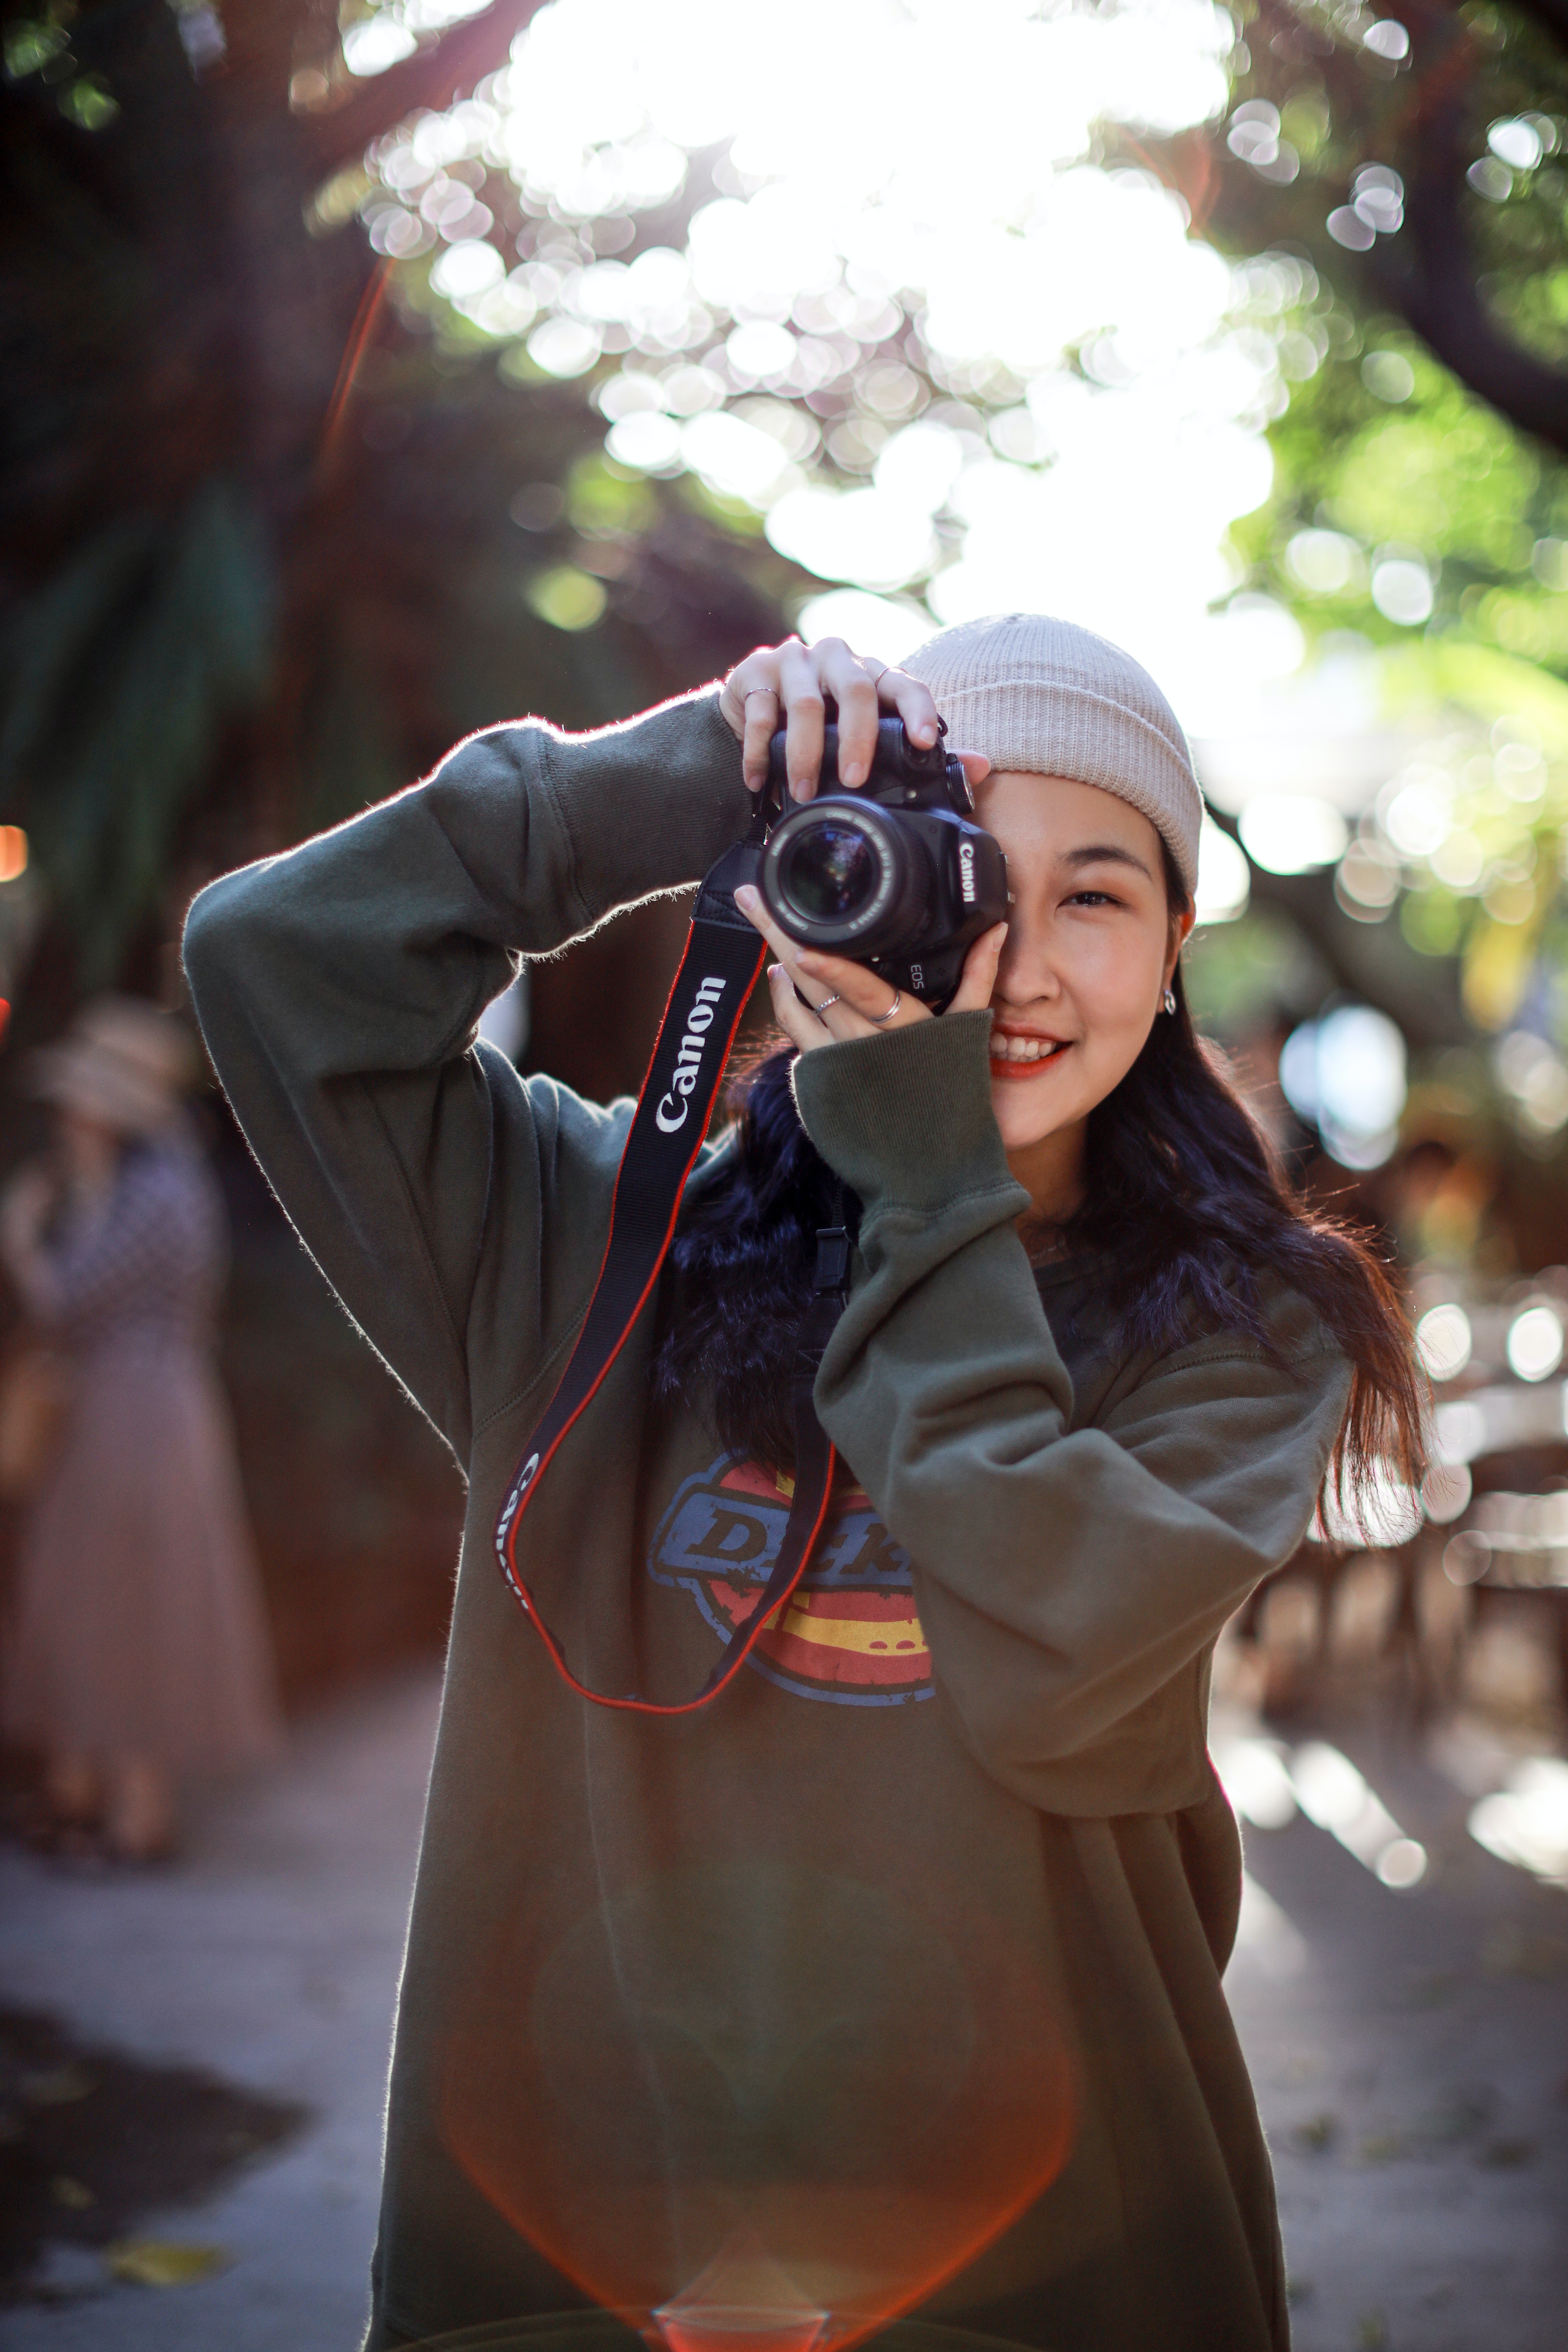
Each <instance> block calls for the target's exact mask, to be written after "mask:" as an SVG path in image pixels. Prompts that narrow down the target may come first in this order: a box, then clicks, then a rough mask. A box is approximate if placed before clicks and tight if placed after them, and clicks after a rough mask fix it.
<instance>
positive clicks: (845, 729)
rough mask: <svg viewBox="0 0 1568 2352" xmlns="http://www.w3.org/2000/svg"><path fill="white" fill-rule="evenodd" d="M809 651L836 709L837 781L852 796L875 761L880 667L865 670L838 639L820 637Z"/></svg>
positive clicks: (878, 717)
mask: <svg viewBox="0 0 1568 2352" xmlns="http://www.w3.org/2000/svg"><path fill="white" fill-rule="evenodd" d="M812 651H813V652H814V653H815V654H816V656H817V660H818V675H819V676H820V677H821V679H822V682H823V686H824V688H826V691H827V693H829V694H830V695H831V696H832V697H833V699H834V701H835V702H836V703H837V706H838V781H839V782H840V783H841V784H844V785H847V787H848V789H849V790H850V791H851V792H853V791H854V790H855V788H856V787H857V786H858V785H859V784H863V783H864V782H865V781H866V779H867V777H868V775H869V774H870V772H871V762H872V761H873V759H874V758H875V757H876V752H877V721H878V720H879V719H880V717H881V715H882V706H881V703H880V700H879V697H878V694H877V683H876V682H877V678H878V677H879V675H880V666H879V664H878V663H876V662H872V663H871V664H870V665H869V666H868V665H867V664H866V663H865V662H864V661H862V660H861V658H860V656H859V655H858V654H854V653H851V652H850V650H849V647H848V646H847V645H846V644H845V642H844V640H843V638H842V637H824V638H823V639H822V641H821V643H820V644H818V645H816V646H813V647H812Z"/></svg>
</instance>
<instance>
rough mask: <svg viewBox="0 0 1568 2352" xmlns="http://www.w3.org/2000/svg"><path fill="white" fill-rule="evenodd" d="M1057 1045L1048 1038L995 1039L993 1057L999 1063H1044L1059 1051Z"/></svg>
mask: <svg viewBox="0 0 1568 2352" xmlns="http://www.w3.org/2000/svg"><path fill="white" fill-rule="evenodd" d="M1057 1050H1058V1049H1057V1043H1056V1041H1055V1040H1054V1039H1052V1038H1048V1037H1008V1036H998V1037H994V1038H993V1039H992V1042H991V1055H992V1059H993V1060H994V1061H997V1062H1043V1061H1045V1060H1046V1059H1047V1057H1048V1056H1049V1055H1052V1054H1054V1053H1055V1052H1056V1051H1057Z"/></svg>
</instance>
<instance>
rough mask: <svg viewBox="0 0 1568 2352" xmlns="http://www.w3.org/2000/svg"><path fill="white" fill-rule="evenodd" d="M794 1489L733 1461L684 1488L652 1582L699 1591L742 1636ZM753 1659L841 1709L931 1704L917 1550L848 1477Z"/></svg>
mask: <svg viewBox="0 0 1568 2352" xmlns="http://www.w3.org/2000/svg"><path fill="white" fill-rule="evenodd" d="M791 1485H792V1482H791V1481H790V1480H789V1479H788V1478H787V1477H784V1476H780V1475H777V1474H775V1473H774V1472H773V1471H772V1470H770V1469H767V1468H765V1467H764V1466H763V1465H761V1464H759V1463H755V1462H745V1461H742V1460H739V1459H738V1458H737V1457H735V1456H734V1455H732V1454H731V1455H723V1456H721V1458H720V1459H719V1460H718V1461H717V1462H715V1463H713V1464H711V1465H710V1466H709V1468H708V1469H706V1470H703V1471H700V1472H698V1474H697V1475H695V1476H694V1477H690V1478H688V1479H686V1480H685V1481H684V1483H683V1484H682V1485H681V1486H679V1488H678V1490H677V1492H676V1494H675V1496H674V1497H673V1499H672V1501H671V1502H670V1505H669V1507H668V1510H667V1511H666V1512H665V1514H664V1517H663V1518H662V1519H661V1520H660V1522H659V1525H658V1529H657V1531H656V1533H655V1536H654V1538H653V1543H652V1546H651V1548H650V1550H649V1555H648V1563H647V1566H648V1573H649V1575H650V1576H651V1577H652V1578H653V1580H654V1581H655V1582H656V1583H658V1584H664V1585H670V1586H674V1587H677V1588H679V1590H680V1591H685V1592H688V1593H689V1594H690V1596H691V1598H692V1599H693V1601H695V1602H696V1604H697V1608H698V1611H699V1613H700V1616H701V1618H702V1620H703V1622H704V1623H705V1624H706V1625H708V1626H709V1628H710V1630H711V1631H712V1632H713V1633H716V1634H717V1635H718V1637H719V1639H720V1640H721V1642H724V1643H728V1642H730V1641H731V1639H732V1638H733V1635H734V1633H735V1631H736V1628H737V1627H738V1626H739V1625H740V1624H742V1622H743V1621H744V1620H745V1619H746V1618H747V1616H748V1615H749V1614H750V1612H751V1610H752V1606H753V1605H754V1603H755V1599H756V1592H757V1588H758V1587H759V1586H760V1585H762V1584H763V1583H765V1582H766V1580H767V1577H768V1572H769V1570H770V1569H771V1567H772V1565H773V1560H774V1559H775V1558H776V1556H777V1551H778V1546H779V1543H780V1541H781V1539H782V1538H783V1535H784V1525H785V1522H786V1520H787V1518H788V1517H789V1496H790V1490H791ZM748 1663H749V1664H750V1665H751V1666H752V1668H753V1669H754V1670H755V1672H756V1673H758V1674H760V1675H763V1677H764V1679H765V1680H767V1681H769V1682H772V1683H774V1684H776V1685H778V1686H779V1687H780V1688H781V1689H783V1690H787V1691H791V1692H793V1693H794V1694H795V1696H798V1697H801V1698H812V1699H826V1700H827V1701H829V1702H831V1703H833V1704H835V1705H837V1706H907V1705H908V1704H910V1702H911V1701H915V1700H920V1699H924V1698H929V1697H930V1696H931V1687H932V1685H931V1652H930V1650H929V1649H928V1648H927V1646H926V1639H925V1635H924V1633H923V1632H922V1631H921V1622H920V1618H919V1616H918V1614H917V1613H916V1610H915V1602H914V1591H913V1579H912V1577H911V1575H910V1559H909V1554H908V1553H907V1552H906V1551H905V1550H904V1549H902V1547H901V1546H900V1545H899V1544H897V1543H895V1541H894V1540H893V1538H892V1537H891V1536H889V1533H888V1530H887V1528H885V1527H884V1526H883V1525H882V1523H881V1521H880V1519H879V1518H878V1517H877V1516H876V1513H875V1511H874V1510H873V1508H872V1506H871V1502H870V1499H869V1497H868V1496H867V1495H866V1493H865V1492H864V1490H863V1489H862V1488H861V1487H860V1486H857V1485H856V1484H855V1482H854V1481H853V1479H852V1478H850V1477H849V1476H848V1475H847V1473H846V1474H844V1475H843V1476H842V1478H841V1483H840V1484H839V1485H838V1486H837V1488H836V1490H835V1493H834V1495H833V1498H832V1501H831V1503H830V1504H829V1507H828V1516H827V1520H826V1525H825V1527H824V1528H823V1531H822V1534H821V1536H820V1538H818V1541H817V1545H816V1550H815V1552H814V1553H813V1555H812V1559H811V1565H810V1566H809V1568H808V1569H807V1570H806V1573H805V1580H804V1582H803V1583H802V1584H801V1586H800V1587H799V1589H798V1590H797V1591H796V1592H795V1595H794V1596H793V1598H792V1599H791V1600H790V1601H787V1602H786V1603H784V1606H783V1610H782V1612H780V1611H775V1612H773V1618H772V1619H771V1620H770V1622H769V1623H768V1625H767V1627H766V1629H765V1630H764V1632H763V1634H762V1636H761V1638H760V1639H759V1641H758V1643H757V1646H756V1649H755V1650H754V1651H753V1652H752V1656H751V1659H750V1660H749V1661H748Z"/></svg>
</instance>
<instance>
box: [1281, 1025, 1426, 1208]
mask: <svg viewBox="0 0 1568 2352" xmlns="http://www.w3.org/2000/svg"><path fill="white" fill-rule="evenodd" d="M1405 1066H1406V1064H1405V1039H1404V1036H1403V1034H1401V1032H1400V1030H1399V1028H1398V1026H1397V1025H1396V1024H1395V1023H1394V1022H1393V1021H1391V1020H1390V1019H1389V1017H1388V1015H1387V1014H1386V1013H1379V1012H1377V1011H1376V1010H1375V1008H1374V1007H1373V1006H1372V1005H1370V1004H1344V1005H1341V1006H1340V1007H1339V1008H1338V1009H1337V1010H1336V1011H1334V1012H1332V1013H1329V1014H1328V1015H1327V1016H1326V1017H1325V1018H1324V1019H1322V1020H1321V1021H1309V1022H1304V1023H1303V1024H1301V1026H1300V1028H1299V1029H1296V1030H1294V1031H1292V1033H1291V1034H1290V1035H1289V1037H1288V1038H1287V1039H1286V1042H1285V1048H1284V1051H1283V1052H1282V1053H1281V1055H1280V1056H1279V1084H1280V1086H1281V1087H1282V1088H1283V1089H1284V1093H1285V1098H1286V1100H1287V1101H1288V1102H1289V1105H1290V1108H1292V1110H1294V1111H1296V1112H1297V1113H1298V1114H1299V1116H1300V1118H1303V1119H1305V1120H1306V1121H1307V1122H1308V1124H1309V1125H1310V1126H1314V1127H1316V1128H1317V1129H1318V1131H1319V1133H1320V1134H1321V1136H1322V1139H1323V1141H1324V1143H1325V1144H1326V1146H1327V1147H1328V1149H1329V1150H1330V1151H1331V1152H1332V1154H1333V1156H1334V1158H1335V1159H1336V1160H1339V1161H1340V1163H1341V1165H1342V1166H1343V1167H1346V1168H1380V1167H1381V1166H1382V1165H1383V1163H1384V1160H1387V1159H1388V1158H1389V1156H1390V1154H1391V1153H1392V1152H1393V1150H1394V1145H1395V1144H1396V1143H1397V1141H1398V1140H1399V1117H1400V1113H1401V1112H1402V1111H1403V1110H1404V1108H1405V1088H1406V1077H1405Z"/></svg>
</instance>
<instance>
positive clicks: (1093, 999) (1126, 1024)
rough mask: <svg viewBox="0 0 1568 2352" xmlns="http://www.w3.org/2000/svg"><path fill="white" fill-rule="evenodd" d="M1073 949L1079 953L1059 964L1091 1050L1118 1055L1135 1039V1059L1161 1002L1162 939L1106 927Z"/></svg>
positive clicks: (1140, 931) (1163, 959) (1139, 932)
mask: <svg viewBox="0 0 1568 2352" xmlns="http://www.w3.org/2000/svg"><path fill="white" fill-rule="evenodd" d="M1075 945H1076V947H1077V952H1075V953H1072V954H1070V955H1068V957H1065V958H1064V959H1063V965H1062V977H1063V980H1064V982H1066V984H1067V986H1068V989H1069V990H1070V991H1071V993H1072V1000H1073V1005H1074V1009H1075V1010H1076V1012H1077V1013H1078V1016H1079V1020H1080V1022H1081V1023H1082V1024H1083V1027H1084V1031H1085V1034H1086V1039H1087V1043H1088V1045H1089V1050H1090V1051H1091V1052H1108V1051H1112V1050H1116V1049H1118V1048H1119V1047H1120V1046H1121V1044H1122V1043H1123V1042H1124V1041H1125V1040H1126V1039H1127V1038H1129V1037H1131V1036H1133V1035H1135V1036H1136V1039H1137V1044H1136V1045H1134V1046H1133V1048H1132V1051H1133V1054H1134V1055H1136V1053H1137V1050H1138V1046H1139V1045H1142V1042H1143V1039H1144V1038H1145V1037H1146V1036H1147V1035H1148V1034H1149V1024H1150V1021H1151V1019H1152V1015H1153V1012H1154V1008H1155V1006H1156V1005H1157V1004H1158V1003H1159V1002H1160V990H1161V983H1162V981H1163V977H1164V969H1165V941H1164V937H1163V934H1162V935H1161V936H1160V937H1159V938H1155V937H1153V936H1152V935H1151V934H1149V933H1147V932H1145V931H1144V930H1143V929H1141V928H1139V929H1133V928H1132V926H1131V925H1129V926H1128V927H1127V928H1126V929H1122V930H1120V931H1112V930H1110V929H1109V928H1108V929H1106V930H1104V931H1101V932H1097V933H1095V934H1093V935H1092V936H1090V937H1089V938H1086V939H1084V940H1082V941H1081V942H1077V943H1075Z"/></svg>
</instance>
